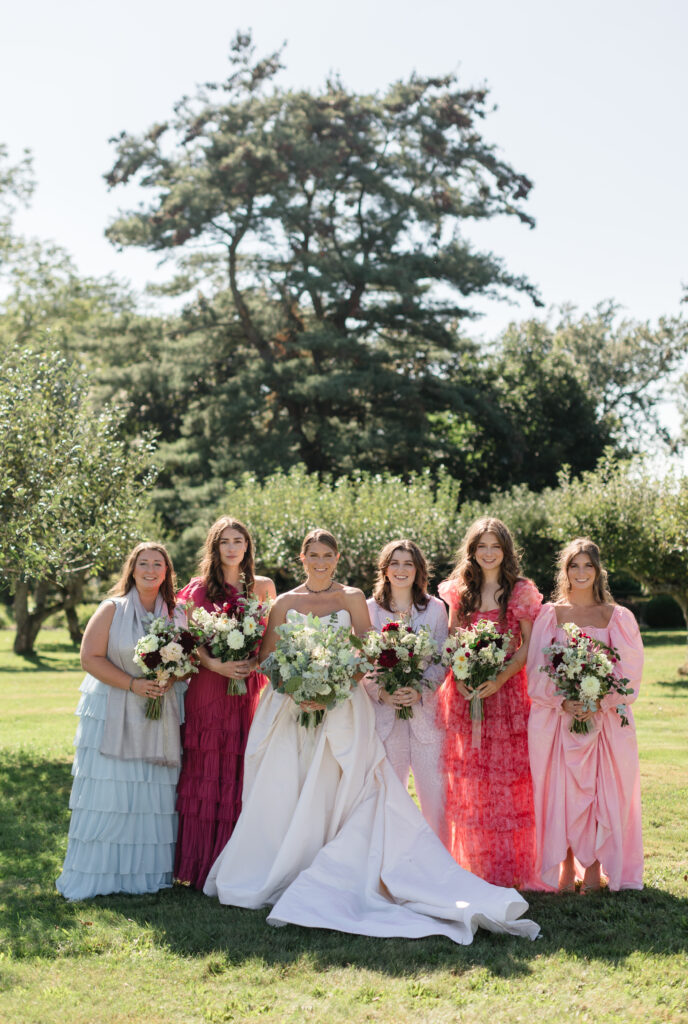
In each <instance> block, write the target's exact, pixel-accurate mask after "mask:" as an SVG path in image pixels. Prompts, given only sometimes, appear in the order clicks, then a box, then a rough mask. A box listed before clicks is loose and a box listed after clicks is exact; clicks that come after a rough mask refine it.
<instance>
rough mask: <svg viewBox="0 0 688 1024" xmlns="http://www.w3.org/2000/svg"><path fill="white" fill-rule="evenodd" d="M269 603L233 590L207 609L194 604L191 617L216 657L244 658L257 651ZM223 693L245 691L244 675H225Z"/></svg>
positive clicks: (231, 659) (241, 692)
mask: <svg viewBox="0 0 688 1024" xmlns="http://www.w3.org/2000/svg"><path fill="white" fill-rule="evenodd" d="M269 610H270V603H269V602H268V601H265V602H262V601H259V600H258V598H256V597H244V596H242V595H241V594H239V593H236V594H233V595H232V596H231V597H230V598H229V599H228V600H227V601H225V603H224V604H223V605H222V606H220V607H218V608H216V610H215V611H212V612H209V611H206V609H205V608H196V610H195V611H194V615H193V621H194V623H195V624H196V626H198V627H199V628H200V629H201V630H202V632H203V638H204V639H203V641H202V643H203V644H204V645H205V646H206V647H207V648H208V650H209V651H210V653H211V654H212V655H213V657H214V658H219V659H220V661H245V660H246V659H247V658H252V657H253V656H254V655H255V654H257V652H258V649H259V647H260V643H261V640H262V639H263V634H264V633H265V627H266V625H267V621H268V612H269ZM227 693H228V695H229V696H237V695H241V694H244V693H246V682H245V680H244V679H228V680H227Z"/></svg>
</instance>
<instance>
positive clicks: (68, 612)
mask: <svg viewBox="0 0 688 1024" xmlns="http://www.w3.org/2000/svg"><path fill="white" fill-rule="evenodd" d="M65 618H66V620H67V629H68V630H69V636H70V639H71V641H72V643H73V644H80V643H81V640H82V637H83V635H84V634H83V633H82V632H81V626H80V625H79V616H78V615H77V613H76V608H75V607H74V605H67V607H66V608H65Z"/></svg>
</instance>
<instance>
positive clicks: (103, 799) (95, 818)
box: [56, 599, 186, 900]
mask: <svg viewBox="0 0 688 1024" xmlns="http://www.w3.org/2000/svg"><path fill="white" fill-rule="evenodd" d="M115 600H116V602H117V600H125V599H115ZM113 625H114V621H113ZM131 653H132V654H133V650H132V652H131ZM109 654H110V648H108V655H109ZM185 688H186V683H185V682H177V683H175V685H174V688H173V689H172V690H170V691H169V693H168V695H167V696H166V697H165V700H176V701H177V702H178V704H179V716H180V719H181V720H183V693H184V690H185ZM111 689H112V687H110V686H108V685H106V684H105V683H102V682H100V681H99V680H98V679H96V678H95V677H94V676H92V675H87V676H86V678H85V679H84V681H83V683H82V684H81V686H80V691H81V694H82V696H81V700H80V701H79V705H78V707H77V709H76V714H77V715H78V716H79V724H78V727H77V731H76V737H75V740H74V745H75V747H76V753H75V756H74V764H73V767H72V775H73V776H74V782H73V784H72V793H71V797H70V800H69V806H70V808H71V811H72V819H71V824H70V827H69V843H68V847H67V855H66V857H65V861H64V864H63V867H62V874H61V875H60V877H59V878H58V879H57V883H56V884H57V889H58V891H59V892H60V893H61V894H62V895H63V896H64V897H65V898H66V899H68V900H84V899H89V898H90V897H92V896H100V895H106V894H108V893H116V892H123V893H151V892H157V891H158V890H159V889H162V888H166V887H169V886H171V885H172V868H173V864H174V847H175V841H176V837H177V815H176V813H175V809H174V805H175V790H176V785H177V779H178V777H179V766H178V765H164V764H154V763H151V762H150V761H147V760H143V759H138V758H137V759H129V760H124V759H122V758H119V757H106V756H104V755H103V754H102V753H101V746H102V744H103V733H104V730H105V719H106V716H107V709H108V693H109V691H110V690H111ZM127 698H128V699H133V701H135V702H139V701H140V702H141V708H142V709H143V708H144V706H145V698H144V697H136V695H135V694H133V693H132V694H127ZM153 724H155V725H157V723H151V725H153Z"/></svg>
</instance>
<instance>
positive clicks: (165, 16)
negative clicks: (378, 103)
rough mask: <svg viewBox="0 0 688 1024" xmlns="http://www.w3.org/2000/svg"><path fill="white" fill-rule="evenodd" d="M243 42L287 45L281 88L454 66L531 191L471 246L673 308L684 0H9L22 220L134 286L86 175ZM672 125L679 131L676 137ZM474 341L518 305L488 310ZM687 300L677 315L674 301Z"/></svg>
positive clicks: (89, 266) (687, 193) (685, 79)
mask: <svg viewBox="0 0 688 1024" xmlns="http://www.w3.org/2000/svg"><path fill="white" fill-rule="evenodd" d="M246 28H252V29H253V33H254V40H255V42H256V44H257V47H258V51H259V53H261V54H263V53H266V52H268V51H270V50H272V49H275V48H276V47H278V46H279V45H280V44H281V43H282V42H283V41H285V40H286V42H287V49H286V55H285V61H286V64H287V70H286V72H285V73H284V74H283V77H282V79H281V80H282V82H283V83H284V84H286V85H293V86H299V87H300V86H305V87H308V88H313V89H317V88H318V87H319V86H320V85H322V83H323V82H324V80H325V78H326V76H327V74H328V72H329V71H336V72H338V73H339V74H340V75H341V77H342V79H343V81H344V83H345V85H347V86H348V87H349V88H351V89H354V90H357V91H361V92H365V91H372V90H376V89H383V88H384V87H385V86H386V85H387V84H388V83H389V82H391V81H393V80H395V79H398V78H405V77H407V76H408V75H409V74H410V73H411V72H412V71H413V70H416V71H417V72H419V73H420V74H442V73H445V72H448V71H452V70H458V71H459V73H460V77H461V82H462V84H463V85H465V86H471V85H479V84H483V83H487V85H488V86H489V87H490V89H491V95H492V100H493V101H494V102H495V103H496V104H497V105H498V108H499V109H498V110H497V112H496V113H495V114H493V115H492V116H491V117H490V118H489V119H488V120H487V121H486V123H485V134H486V136H487V137H488V138H489V139H490V140H491V141H493V142H496V143H497V144H498V145H499V147H500V149H501V151H502V155H503V156H504V158H505V159H506V160H507V161H508V162H509V163H511V164H512V165H513V166H514V167H515V168H516V169H517V170H519V171H522V172H524V173H526V174H527V175H528V176H529V177H530V178H531V179H532V180H534V182H535V188H534V190H533V192H532V194H531V200H530V202H529V203H528V209H529V211H530V212H531V213H532V214H533V215H534V216H535V217H536V219H537V227H536V228H535V229H534V230H533V231H529V230H528V229H527V228H525V227H523V226H521V225H519V224H517V223H511V222H510V220H509V219H506V218H505V219H502V220H500V221H495V222H490V223H486V224H482V225H473V226H468V227H467V228H466V233H467V235H468V237H470V238H471V239H473V240H474V241H475V243H476V244H477V245H478V246H480V247H482V248H488V249H491V250H492V251H493V252H495V253H496V254H498V255H500V256H502V257H503V258H504V260H505V262H506V265H507V267H508V269H509V270H510V271H511V272H513V273H517V274H526V275H527V276H528V277H530V279H531V280H532V281H533V282H534V283H535V284H537V285H538V286H539V288H540V291H541V294H542V298H543V299H544V301H545V302H546V303H547V304H559V303H564V302H570V303H574V304H576V305H577V306H579V307H580V308H581V309H583V310H588V309H590V308H591V307H592V306H593V305H594V304H595V303H596V302H598V301H600V300H603V299H606V298H613V299H616V300H617V301H618V302H619V303H621V304H622V305H623V306H624V307H625V311H626V313H627V315H628V316H631V317H633V318H636V319H641V320H645V319H651V320H655V319H656V318H657V317H658V316H660V315H662V314H675V313H678V312H679V311H680V309H681V307H680V305H679V300H680V298H681V285H682V282H688V253H687V252H686V241H685V239H686V229H687V226H688V216H687V213H688V188H687V187H686V177H687V172H686V168H687V167H688V143H687V142H686V131H685V123H686V111H687V110H688V76H687V74H686V70H685V69H686V57H685V52H686V44H687V42H688V4H686V3H684V2H682V0H675V2H671V0H653V2H652V3H650V2H646V0H643V2H638V0H636V2H633V0H597V2H591V0H580V2H578V3H576V4H575V5H574V4H562V3H557V2H556V0H491V2H485V0H483V2H482V3H481V2H480V0H473V2H472V3H468V2H466V0H450V2H447V0H422V2H419V0H415V2H411V0H377V2H375V0H345V2H341V3H332V2H315V0H253V2H252V3H251V4H246V3H242V4H239V3H236V2H234V0H228V2H225V3H220V2H219V0H194V2H193V3H191V2H188V0H187V2H183V0H138V2H134V0H118V2H115V3H108V4H105V3H102V2H101V3H99V2H98V0H60V2H59V3H56V2H55V0H50V2H48V0H25V2H24V3H22V4H21V5H20V4H18V3H15V4H13V5H12V8H11V9H10V8H9V7H6V10H5V12H4V14H3V19H2V30H1V35H0V96H1V97H2V100H1V101H0V114H1V116H0V140H1V141H4V142H5V143H7V144H8V145H9V147H10V152H11V155H12V156H15V157H18V156H19V154H20V152H21V150H22V149H23V148H24V147H28V148H30V149H31V150H32V151H33V153H34V156H35V169H36V176H37V179H38V189H37V192H36V195H35V197H34V202H33V206H32V209H31V211H29V212H27V213H22V214H21V215H20V216H19V217H18V220H17V225H18V227H19V228H20V229H21V230H22V231H24V232H26V233H28V234H33V235H37V236H40V237H42V238H52V239H54V240H55V241H57V242H59V243H60V244H61V245H63V246H64V247H65V248H66V249H67V250H69V251H70V252H71V253H72V255H73V256H74V257H75V259H76V261H77V264H78V266H79V269H80V270H81V271H82V272H83V273H85V274H91V275H101V274H105V273H108V272H113V273H115V274H116V275H117V276H119V277H120V278H122V279H126V280H129V281H130V282H131V283H132V284H133V285H134V286H135V287H136V288H137V289H142V288H143V286H144V285H145V283H146V281H148V280H151V279H154V278H156V276H157V277H158V279H159V274H160V271H156V256H155V255H153V254H148V253H144V252H138V251H133V250H132V251H129V252H125V253H122V254H120V253H117V252H116V251H115V250H114V249H113V248H112V246H110V244H109V243H108V242H107V241H106V240H105V238H104V237H103V231H104V228H105V226H106V224H107V223H108V221H109V220H110V219H111V218H112V217H113V216H114V214H115V212H116V210H117V208H118V206H121V205H123V206H126V205H127V204H128V201H129V200H128V199H127V197H126V195H125V193H124V192H121V193H120V192H119V191H118V190H115V191H114V192H113V193H108V191H107V189H106V187H105V183H104V181H103V179H102V175H103V173H105V172H106V171H107V170H108V169H109V167H110V166H111V164H112V160H113V149H112V147H111V146H110V145H109V144H108V138H109V137H110V136H112V135H115V134H116V133H118V132H120V131H122V130H126V131H128V132H133V133H137V132H140V131H142V130H144V129H146V128H148V127H149V126H150V125H151V124H152V123H153V122H154V121H160V120H163V119H165V118H166V117H167V116H168V115H169V113H170V111H171V107H172V104H173V103H174V101H175V100H177V99H179V97H180V96H181V95H183V94H184V93H189V92H193V90H194V86H195V84H196V83H197V82H203V81H216V80H221V79H222V78H224V77H226V74H227V70H228V64H227V60H226V57H227V52H228V48H229V43H230V40H231V38H232V37H233V35H234V33H235V32H236V31H237V29H246ZM681 125H683V126H684V127H683V128H682V127H681ZM482 308H483V309H484V311H485V313H486V316H485V318H484V319H483V320H482V321H480V322H479V324H478V325H475V326H474V327H473V328H472V333H474V334H475V333H484V334H485V335H487V336H493V335H494V334H495V333H496V332H497V331H498V330H499V329H501V327H503V326H505V324H506V323H508V321H509V320H511V319H514V318H518V317H520V316H527V315H530V314H531V312H532V306H531V305H530V304H529V303H528V302H526V301H525V300H524V301H523V302H522V304H521V306H520V309H519V308H518V307H514V306H508V305H506V304H498V303H496V302H489V303H485V304H484V305H483V307H482ZM685 308H686V307H685V306H684V307H683V309H684V311H685Z"/></svg>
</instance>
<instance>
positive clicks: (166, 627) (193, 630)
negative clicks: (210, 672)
mask: <svg viewBox="0 0 688 1024" xmlns="http://www.w3.org/2000/svg"><path fill="white" fill-rule="evenodd" d="M178 607H180V608H182V607H183V606H181V605H179V606H178ZM187 610H188V608H187ZM202 643H203V634H202V632H201V631H200V629H198V627H196V626H194V624H193V621H192V622H191V623H190V624H189V625H188V626H182V625H180V623H178V622H174V621H173V620H171V619H166V618H163V617H162V616H161V617H158V618H155V619H152V620H151V621H150V622H149V624H148V628H147V631H146V633H145V634H144V636H142V637H141V639H140V640H139V641H138V642H137V644H136V647H135V649H134V661H135V662H136V664H137V665H139V667H140V668H142V669H143V675H144V677H145V678H146V679H154V680H155V681H156V682H158V683H167V682H169V680H170V679H172V678H175V679H185V678H187V677H188V676H191V675H194V673H196V672H198V659H197V657H196V655H195V651H196V648H197V647H199V646H200V645H201V644H202ZM163 696H164V695H161V696H159V697H149V698H148V700H147V702H146V718H153V719H158V718H160V716H161V714H162V701H163Z"/></svg>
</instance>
